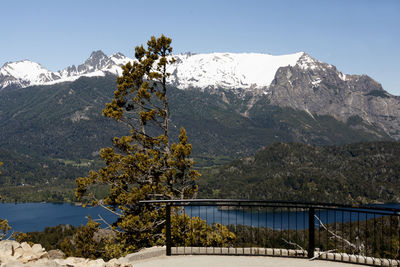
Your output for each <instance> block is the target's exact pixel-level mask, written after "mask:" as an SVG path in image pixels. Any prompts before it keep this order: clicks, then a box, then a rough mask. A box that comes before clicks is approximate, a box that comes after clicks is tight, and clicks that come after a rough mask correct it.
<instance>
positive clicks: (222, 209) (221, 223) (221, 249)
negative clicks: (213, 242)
mask: <svg viewBox="0 0 400 267" xmlns="http://www.w3.org/2000/svg"><path fill="white" fill-rule="evenodd" d="M224 207H225V206H224ZM222 210H223V209H222ZM222 210H221V211H220V214H221V225H222ZM220 252H221V253H220V254H222V243H221V249H220Z"/></svg>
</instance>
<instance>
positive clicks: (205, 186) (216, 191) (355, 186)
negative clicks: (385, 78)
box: [199, 142, 400, 203]
mask: <svg viewBox="0 0 400 267" xmlns="http://www.w3.org/2000/svg"><path fill="white" fill-rule="evenodd" d="M202 174H203V176H202V177H201V178H200V181H199V183H200V185H199V190H200V193H199V196H200V197H204V198H206V197H211V198H245V199H268V200H293V201H296V200H298V201H325V202H337V203H372V202H399V201H400V143H398V142H374V143H371V142H369V143H358V144H351V145H344V146H326V147H318V146H313V145H306V144H293V143H289V144H284V143H277V144H273V145H270V146H267V147H266V148H264V149H262V150H260V151H259V152H258V153H257V154H256V155H255V156H254V157H245V158H242V159H239V160H235V161H232V162H231V163H229V164H226V165H224V166H221V167H215V168H210V169H207V170H203V172H202Z"/></svg>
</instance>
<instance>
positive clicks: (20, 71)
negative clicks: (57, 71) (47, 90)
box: [0, 60, 51, 80]
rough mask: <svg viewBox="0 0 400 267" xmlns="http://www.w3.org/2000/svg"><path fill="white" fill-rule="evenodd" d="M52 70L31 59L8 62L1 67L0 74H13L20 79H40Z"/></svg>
mask: <svg viewBox="0 0 400 267" xmlns="http://www.w3.org/2000/svg"><path fill="white" fill-rule="evenodd" d="M50 73H51V72H50V71H49V70H47V69H45V68H43V67H42V66H41V65H40V64H38V63H36V62H32V61H30V60H21V61H17V62H8V63H6V64H4V65H3V67H2V68H1V69H0V74H2V75H4V76H6V75H7V76H13V77H15V78H18V79H28V80H38V79H40V78H39V77H42V76H43V75H46V74H50Z"/></svg>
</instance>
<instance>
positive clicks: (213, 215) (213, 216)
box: [212, 206, 218, 254]
mask: <svg viewBox="0 0 400 267" xmlns="http://www.w3.org/2000/svg"><path fill="white" fill-rule="evenodd" d="M215 208H218V206H215ZM215 208H214V209H213V214H212V218H213V219H212V220H213V224H215ZM213 254H215V247H214V246H213Z"/></svg>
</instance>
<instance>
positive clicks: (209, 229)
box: [141, 199, 400, 266]
mask: <svg viewBox="0 0 400 267" xmlns="http://www.w3.org/2000/svg"><path fill="white" fill-rule="evenodd" d="M141 204H145V205H165V206H166V209H165V211H166V232H165V233H166V254H167V255H172V254H221V255H266V256H283V257H303V258H311V259H324V260H335V261H344V262H352V263H359V264H367V265H375V266H400V209H395V208H384V207H376V206H350V205H340V204H330V203H307V202H291V201H253V200H232V199H187V200H151V201H141ZM177 218H180V219H179V220H178V219H177ZM205 232H206V233H205Z"/></svg>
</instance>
